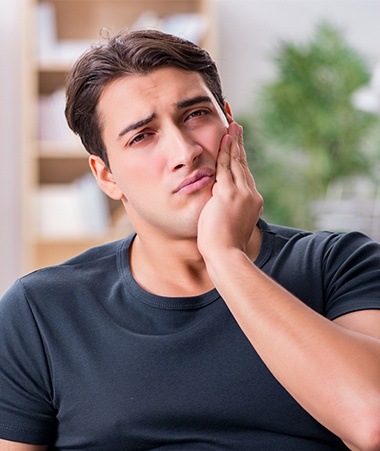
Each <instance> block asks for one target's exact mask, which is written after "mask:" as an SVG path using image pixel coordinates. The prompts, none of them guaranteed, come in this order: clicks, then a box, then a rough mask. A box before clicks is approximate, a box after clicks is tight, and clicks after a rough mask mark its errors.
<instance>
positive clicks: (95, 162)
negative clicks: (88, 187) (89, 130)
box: [88, 155, 123, 200]
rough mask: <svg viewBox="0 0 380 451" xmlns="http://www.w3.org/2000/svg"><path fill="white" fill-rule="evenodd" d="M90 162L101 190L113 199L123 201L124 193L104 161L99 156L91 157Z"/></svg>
mask: <svg viewBox="0 0 380 451" xmlns="http://www.w3.org/2000/svg"><path fill="white" fill-rule="evenodd" d="M88 162H89V164H90V168H91V171H92V173H93V174H94V176H95V178H96V181H97V182H98V185H99V187H100V189H101V190H102V191H103V192H104V193H106V194H107V196H109V197H110V198H111V199H114V200H121V199H122V197H123V193H122V191H121V190H120V188H119V186H118V184H117V183H116V181H115V179H114V178H113V175H112V172H111V171H110V170H109V169H108V168H107V166H106V164H105V163H104V161H103V160H102V159H101V158H100V157H98V156H95V155H90V158H89V160H88Z"/></svg>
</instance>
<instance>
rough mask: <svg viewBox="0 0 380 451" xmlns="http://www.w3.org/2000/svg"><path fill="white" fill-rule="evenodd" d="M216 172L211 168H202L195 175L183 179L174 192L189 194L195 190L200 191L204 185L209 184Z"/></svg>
mask: <svg viewBox="0 0 380 451" xmlns="http://www.w3.org/2000/svg"><path fill="white" fill-rule="evenodd" d="M214 174H215V172H214V170H212V169H210V168H203V169H200V170H199V171H198V172H197V173H195V174H194V175H193V176H191V177H188V178H186V179H185V180H183V181H182V182H181V183H180V184H179V185H178V186H177V188H176V189H175V190H174V193H179V192H181V193H184V194H189V193H192V192H194V191H198V190H199V189H202V188H203V187H204V186H207V185H208V184H209V183H210V182H211V181H212V180H213V179H214Z"/></svg>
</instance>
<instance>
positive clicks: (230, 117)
mask: <svg viewBox="0 0 380 451" xmlns="http://www.w3.org/2000/svg"><path fill="white" fill-rule="evenodd" d="M224 109H225V111H226V113H227V119H228V122H231V121H232V120H233V114H232V109H231V106H230V104H229V103H228V102H224Z"/></svg>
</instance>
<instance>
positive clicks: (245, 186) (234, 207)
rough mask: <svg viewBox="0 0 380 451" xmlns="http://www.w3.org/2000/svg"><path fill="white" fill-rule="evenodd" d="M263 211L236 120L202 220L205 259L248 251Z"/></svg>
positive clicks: (223, 145)
mask: <svg viewBox="0 0 380 451" xmlns="http://www.w3.org/2000/svg"><path fill="white" fill-rule="evenodd" d="M262 209H263V199H262V197H261V195H260V194H259V193H258V191H257V190H256V186H255V182H254V179H253V176H252V174H251V172H250V170H249V167H248V163H247V158H246V153H245V150H244V144H243V128H242V127H241V126H240V125H238V124H237V123H236V122H233V121H232V122H231V123H230V125H229V127H228V131H227V134H226V135H225V136H224V137H223V138H222V140H221V144H220V150H219V155H218V159H217V162H216V181H215V183H214V186H213V189H212V197H211V198H210V200H209V201H208V202H207V204H206V205H205V207H204V209H203V211H202V213H201V215H200V218H199V223H198V248H199V251H200V252H201V254H202V255H203V257H204V258H205V259H207V257H208V256H211V255H212V254H213V252H214V251H216V252H219V251H223V250H226V249H228V248H237V249H240V250H242V251H244V252H245V251H246V246H247V243H248V241H249V239H250V237H251V235H252V232H253V229H254V227H255V226H256V224H257V221H258V219H259V217H260V215H261V213H262Z"/></svg>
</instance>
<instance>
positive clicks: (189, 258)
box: [130, 227, 261, 297]
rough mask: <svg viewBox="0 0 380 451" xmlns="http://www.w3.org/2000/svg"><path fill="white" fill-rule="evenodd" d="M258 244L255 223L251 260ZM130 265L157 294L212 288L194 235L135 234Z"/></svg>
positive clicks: (179, 294)
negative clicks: (182, 237)
mask: <svg viewBox="0 0 380 451" xmlns="http://www.w3.org/2000/svg"><path fill="white" fill-rule="evenodd" d="M260 248H261V233H260V229H259V228H258V227H256V228H255V230H254V232H253V233H252V237H251V239H250V241H249V243H248V246H247V254H248V256H249V257H250V258H251V260H253V261H254V260H255V259H256V258H257V256H258V254H259V252H260ZM130 266H131V271H132V275H133V277H134V278H135V280H136V282H137V283H138V284H139V285H140V286H141V287H142V288H144V289H145V290H147V291H149V292H151V293H154V294H157V295H160V296H167V297H188V296H197V295H200V294H203V293H205V292H207V291H209V290H211V289H212V288H213V284H212V282H211V280H210V278H209V275H208V273H207V269H206V266H205V262H204V260H203V258H202V256H201V254H200V253H199V251H198V247H197V240H196V238H193V239H190V238H189V239H179V238H178V239H176V240H174V239H170V240H168V239H165V238H164V237H160V239H157V237H152V236H149V237H146V236H140V235H139V234H137V236H136V238H135V240H134V242H133V244H132V248H131V253H130Z"/></svg>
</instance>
